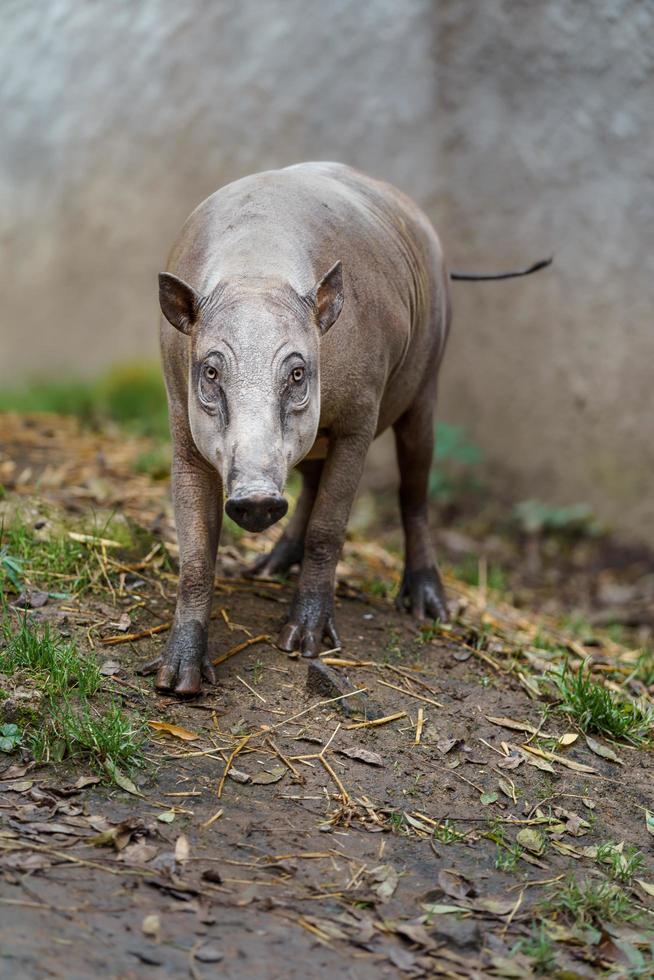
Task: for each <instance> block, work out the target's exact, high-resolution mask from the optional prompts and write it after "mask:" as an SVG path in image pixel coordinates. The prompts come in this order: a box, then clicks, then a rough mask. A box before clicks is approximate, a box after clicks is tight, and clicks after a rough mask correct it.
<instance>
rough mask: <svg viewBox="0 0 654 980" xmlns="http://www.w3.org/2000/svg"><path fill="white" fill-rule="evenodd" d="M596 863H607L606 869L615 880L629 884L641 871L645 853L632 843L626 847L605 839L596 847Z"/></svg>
mask: <svg viewBox="0 0 654 980" xmlns="http://www.w3.org/2000/svg"><path fill="white" fill-rule="evenodd" d="M597 863H598V864H604V865H608V866H609V867H608V871H609V874H610V875H611V877H612V878H613V879H614V880H615V881H619V882H621V883H622V884H623V885H629V884H630V883H631V882H632V881H633V879H634V878H635V876H636V875H637V874H638V873H639V872H640V871H642V868H643V865H644V864H645V855H644V854H643V852H642V851H639V850H638V848H637V847H634V846H633V844H628V845H627V846H626V847H623V846H619V845H618V844H614V843H613V842H612V841H607V842H606V844H601V845H600V846H599V847H598V848H597Z"/></svg>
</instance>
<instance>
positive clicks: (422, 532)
mask: <svg viewBox="0 0 654 980" xmlns="http://www.w3.org/2000/svg"><path fill="white" fill-rule="evenodd" d="M435 401H436V395H435V391H434V390H433V389H430V388H429V387H427V388H425V389H423V391H422V392H421V393H420V395H419V396H418V398H417V399H416V401H415V402H414V404H413V405H412V406H411V407H410V408H409V409H408V411H406V412H405V413H404V415H402V416H401V418H399V419H398V420H397V422H396V423H395V425H394V427H393V428H394V431H395V446H396V450H397V461H398V466H399V469H400V509H401V512H402V525H403V527H404V542H405V561H404V574H403V576H402V584H401V586H400V591H399V593H398V596H397V600H396V604H397V607H398V608H399V609H408V610H409V611H410V612H411V613H412V614H413V616H414V617H415V618H416V619H419V620H422V619H425V617H426V616H427V617H430V618H434V619H436V618H438V619H440V620H441V621H443V622H447V619H448V612H447V602H446V600H445V592H444V590H443V584H442V582H441V577H440V575H439V573H438V568H437V566H436V560H435V558H434V552H433V548H432V543H431V537H430V534H429V513H428V507H427V486H428V481H429V470H430V468H431V463H432V457H433V452H434V407H435Z"/></svg>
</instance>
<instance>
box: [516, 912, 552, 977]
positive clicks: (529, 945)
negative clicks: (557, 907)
mask: <svg viewBox="0 0 654 980" xmlns="http://www.w3.org/2000/svg"><path fill="white" fill-rule="evenodd" d="M511 952H512V953H522V954H523V956H528V957H529V959H530V960H531V961H532V962H531V965H532V968H533V970H534V973H539V974H545V975H551V974H552V973H553V972H554V969H555V967H556V946H555V945H554V943H553V941H552V940H551V939H550V937H549V935H548V933H547V930H546V928H545V925H544V923H542V922H539V923H538V925H536V924H535V923H533V924H532V927H531V935H530V936H529V938H528V939H520V940H518V942H517V943H516V944H515V946H514V947H513V949H512V951H511Z"/></svg>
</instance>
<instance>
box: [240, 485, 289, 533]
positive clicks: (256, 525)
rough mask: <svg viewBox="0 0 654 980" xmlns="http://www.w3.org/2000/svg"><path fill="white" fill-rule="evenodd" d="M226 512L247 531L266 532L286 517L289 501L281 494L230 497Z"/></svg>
mask: <svg viewBox="0 0 654 980" xmlns="http://www.w3.org/2000/svg"><path fill="white" fill-rule="evenodd" d="M225 510H226V512H227V515H228V516H229V517H231V519H232V520H233V521H236V523H237V524H238V525H240V527H242V528H245V530H246V531H265V530H266V528H267V527H270V526H271V525H272V524H274V523H275V522H276V521H279V520H280V519H281V518H282V517H283V516H284V514H285V513H286V511H287V510H288V501H287V500H285V499H284V497H282V496H281V494H273V493H250V494H247V495H243V496H238V497H230V498H229V500H228V501H227V503H226V504H225Z"/></svg>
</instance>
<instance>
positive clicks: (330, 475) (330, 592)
mask: <svg viewBox="0 0 654 980" xmlns="http://www.w3.org/2000/svg"><path fill="white" fill-rule="evenodd" d="M373 433H374V430H372V431H365V432H363V433H357V434H356V435H348V436H340V437H334V438H333V439H332V441H331V442H330V446H329V451H328V455H327V459H326V461H325V465H324V470H323V473H322V478H321V480H320V484H319V487H318V493H317V496H316V500H315V503H314V506H313V511H312V513H311V517H310V520H309V525H308V528H307V533H306V538H305V542H304V558H303V561H302V570H301V572H300V578H299V581H298V585H297V589H296V590H295V595H294V596H293V600H292V602H291V609H290V612H289V617H288V621H287V623H286V625H285V626H284V628H283V629H282V631H281V633H280V635H279V646H280V647H281V649H282V650H300V651H301V652H302V654H304V656H305V657H317V656H318V651H319V649H320V645H321V642H322V640H323V637H324V636H326V637H327V638H328V640H329V642H330V644H331V645H332V646H335V647H337V646H340V641H339V639H338V634H337V632H336V624H335V621H334V584H335V583H334V579H335V575H336V564H337V562H338V559H339V556H340V554H341V550H342V548H343V542H344V540H345V529H346V526H347V520H348V517H349V515H350V509H351V507H352V501H353V500H354V495H355V493H356V489H357V486H358V484H359V480H360V478H361V473H362V471H363V464H364V461H365V457H366V453H367V451H368V447H369V445H370V443H371V441H372V436H373Z"/></svg>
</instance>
